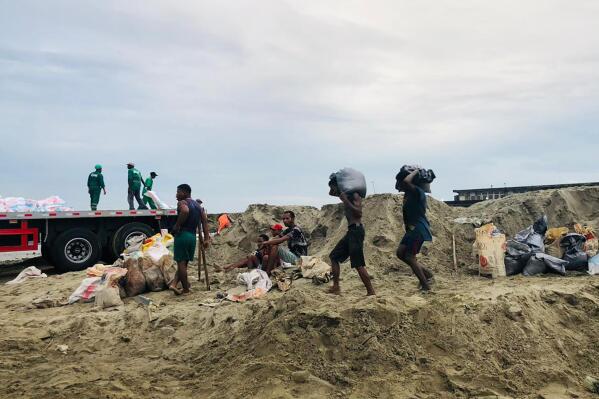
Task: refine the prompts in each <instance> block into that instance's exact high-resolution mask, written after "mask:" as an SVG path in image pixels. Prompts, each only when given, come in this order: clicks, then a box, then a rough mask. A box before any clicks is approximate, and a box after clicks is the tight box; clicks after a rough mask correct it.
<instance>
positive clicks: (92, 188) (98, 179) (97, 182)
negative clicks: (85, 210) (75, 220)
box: [87, 165, 106, 211]
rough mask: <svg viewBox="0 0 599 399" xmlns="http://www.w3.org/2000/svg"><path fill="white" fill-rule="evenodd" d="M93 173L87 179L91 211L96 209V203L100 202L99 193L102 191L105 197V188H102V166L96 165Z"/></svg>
mask: <svg viewBox="0 0 599 399" xmlns="http://www.w3.org/2000/svg"><path fill="white" fill-rule="evenodd" d="M95 169H96V170H95V171H93V172H92V173H90V174H89V176H88V177H87V192H88V193H89V197H90V199H91V208H92V211H95V210H96V209H98V202H100V192H101V191H102V190H104V195H106V187H105V186H104V176H102V165H96V167H95Z"/></svg>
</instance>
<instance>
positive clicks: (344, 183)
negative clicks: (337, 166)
mask: <svg viewBox="0 0 599 399" xmlns="http://www.w3.org/2000/svg"><path fill="white" fill-rule="evenodd" d="M331 182H333V183H336V184H337V187H339V190H340V191H341V192H342V193H346V194H353V193H358V194H359V195H360V197H362V198H366V191H367V190H366V178H365V177H364V175H363V174H362V172H359V171H357V170H355V169H352V168H343V169H341V170H340V171H339V172H336V173H331V175H330V176H329V184H330V183H331Z"/></svg>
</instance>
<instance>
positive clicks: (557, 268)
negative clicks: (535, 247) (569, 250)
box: [534, 254, 568, 276]
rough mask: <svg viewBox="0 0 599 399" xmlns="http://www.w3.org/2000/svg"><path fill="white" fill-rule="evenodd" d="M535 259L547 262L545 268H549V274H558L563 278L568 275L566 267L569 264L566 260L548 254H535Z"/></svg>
mask: <svg viewBox="0 0 599 399" xmlns="http://www.w3.org/2000/svg"><path fill="white" fill-rule="evenodd" d="M534 257H535V258H537V259H542V260H543V262H545V266H547V270H546V272H547V273H557V274H559V275H562V276H565V275H566V265H567V264H568V262H566V261H565V260H563V259H560V258H556V257H555V256H551V255H547V254H535V255H534Z"/></svg>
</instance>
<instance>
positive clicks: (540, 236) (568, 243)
mask: <svg viewBox="0 0 599 399" xmlns="http://www.w3.org/2000/svg"><path fill="white" fill-rule="evenodd" d="M574 228H575V231H576V232H575V233H570V230H569V229H568V228H567V227H558V228H551V229H550V228H548V220H547V216H545V215H543V216H542V217H541V218H539V219H538V220H537V221H536V222H535V223H534V224H533V225H532V226H529V227H528V228H526V229H524V230H522V231H520V232H519V233H518V234H516V235H515V237H514V238H513V239H511V240H508V241H507V243H506V255H505V259H504V264H505V271H506V275H508V276H512V275H515V274H520V273H521V274H523V275H524V276H535V275H539V274H545V273H555V274H559V275H562V276H564V275H566V273H567V272H568V271H588V272H589V273H591V270H590V269H589V264H590V259H591V258H592V257H594V256H596V255H597V250H598V249H599V248H598V247H599V241H598V240H597V237H596V235H595V232H594V231H593V229H592V228H590V227H584V226H581V225H579V224H576V225H574ZM581 233H583V234H581ZM597 264H598V265H599V258H598V259H597ZM597 273H599V270H597ZM592 274H594V273H592Z"/></svg>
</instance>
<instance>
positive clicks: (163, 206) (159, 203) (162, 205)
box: [144, 191, 172, 209]
mask: <svg viewBox="0 0 599 399" xmlns="http://www.w3.org/2000/svg"><path fill="white" fill-rule="evenodd" d="M144 195H145V196H146V197H150V198H151V199H152V201H154V204H156V208H158V209H172V207H170V206H168V205H167V204H166V203H164V202H162V200H161V199H160V198H158V195H157V194H156V193H155V192H154V191H146V192H145V194H144Z"/></svg>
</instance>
